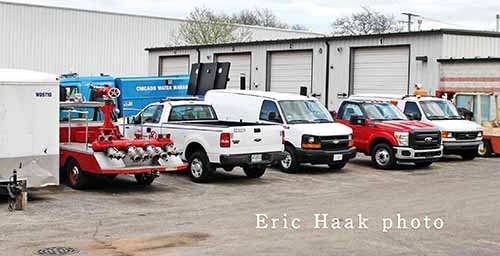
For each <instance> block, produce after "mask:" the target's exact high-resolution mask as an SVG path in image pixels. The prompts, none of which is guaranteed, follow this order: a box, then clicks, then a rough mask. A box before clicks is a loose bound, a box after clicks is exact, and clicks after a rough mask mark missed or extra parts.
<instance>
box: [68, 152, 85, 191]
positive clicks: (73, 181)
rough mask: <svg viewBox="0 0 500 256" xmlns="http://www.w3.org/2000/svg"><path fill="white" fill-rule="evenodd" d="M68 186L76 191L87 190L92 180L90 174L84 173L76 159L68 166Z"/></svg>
mask: <svg viewBox="0 0 500 256" xmlns="http://www.w3.org/2000/svg"><path fill="white" fill-rule="evenodd" d="M66 172H67V177H68V185H69V186H70V187H72V188H74V189H85V188H86V187H87V186H88V184H89V180H90V174H89V173H87V172H85V171H83V170H82V169H81V168H80V165H79V164H78V162H77V161H76V160H75V159H70V160H69V161H68V164H67V165H66Z"/></svg>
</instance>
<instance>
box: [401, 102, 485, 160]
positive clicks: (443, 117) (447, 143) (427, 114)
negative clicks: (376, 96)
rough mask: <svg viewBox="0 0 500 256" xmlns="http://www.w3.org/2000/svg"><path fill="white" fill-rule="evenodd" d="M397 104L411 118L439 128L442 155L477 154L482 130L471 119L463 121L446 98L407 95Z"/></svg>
mask: <svg viewBox="0 0 500 256" xmlns="http://www.w3.org/2000/svg"><path fill="white" fill-rule="evenodd" d="M397 106H398V108H399V109H401V110H402V111H404V113H405V114H406V115H407V116H408V117H409V118H410V119H411V120H418V121H422V122H424V123H428V124H431V125H434V126H435V127H437V128H439V129H441V134H442V140H443V146H444V153H445V154H457V155H460V156H461V157H462V158H463V159H464V160H472V159H474V158H475V157H476V156H477V154H478V147H479V146H480V145H481V144H482V140H483V138H482V134H483V129H482V128H481V126H480V125H478V124H476V123H475V122H472V121H468V120H463V118H462V117H461V116H460V114H459V113H458V111H457V109H456V108H455V106H454V105H453V104H452V103H451V102H450V101H448V100H446V99H442V98H437V97H431V96H421V97H416V96H408V97H403V99H401V100H398V103H397Z"/></svg>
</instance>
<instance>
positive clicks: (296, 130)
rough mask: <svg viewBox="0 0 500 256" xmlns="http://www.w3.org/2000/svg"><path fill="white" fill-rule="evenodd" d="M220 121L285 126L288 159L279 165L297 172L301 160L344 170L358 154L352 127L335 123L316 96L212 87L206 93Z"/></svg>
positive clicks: (284, 169)
mask: <svg viewBox="0 0 500 256" xmlns="http://www.w3.org/2000/svg"><path fill="white" fill-rule="evenodd" d="M205 101H207V102H210V103H211V104H212V106H213V107H214V109H215V112H216V113H217V116H218V117H219V119H220V120H227V121H238V122H260V123H280V124H282V125H283V127H284V129H285V155H286V157H285V159H283V160H282V161H281V162H280V167H281V169H282V170H283V171H285V172H294V171H296V170H297V169H299V167H300V164H301V163H310V164H328V165H329V166H330V168H332V169H341V168H343V167H344V166H345V165H346V163H347V162H348V161H349V160H350V159H352V158H354V157H355V156H356V148H354V147H353V144H352V129H351V128H349V127H347V126H345V125H343V124H339V123H335V122H334V120H333V118H332V116H331V115H330V113H329V112H328V110H327V109H326V108H325V107H324V106H323V105H322V104H321V103H320V102H319V101H318V100H317V99H316V98H310V97H305V96H300V95H295V94H285V93H276V92H263V91H243V90H211V91H209V92H207V94H206V95H205Z"/></svg>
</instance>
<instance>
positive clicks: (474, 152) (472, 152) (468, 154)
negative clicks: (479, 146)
mask: <svg viewBox="0 0 500 256" xmlns="http://www.w3.org/2000/svg"><path fill="white" fill-rule="evenodd" d="M460 156H461V157H462V159H463V160H467V161H469V160H474V158H476V156H477V150H468V151H466V152H464V153H462V154H460Z"/></svg>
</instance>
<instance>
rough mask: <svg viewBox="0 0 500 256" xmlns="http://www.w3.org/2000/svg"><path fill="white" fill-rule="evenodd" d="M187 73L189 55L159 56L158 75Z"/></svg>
mask: <svg viewBox="0 0 500 256" xmlns="http://www.w3.org/2000/svg"><path fill="white" fill-rule="evenodd" d="M185 74H189V56H168V57H161V66H160V75H162V76H170V75H185Z"/></svg>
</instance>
